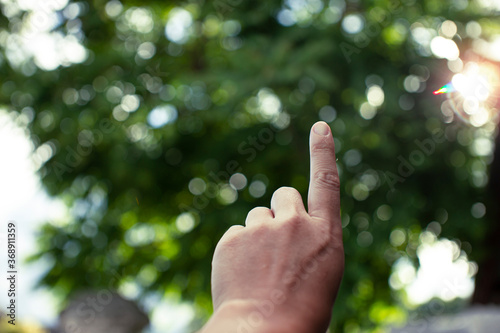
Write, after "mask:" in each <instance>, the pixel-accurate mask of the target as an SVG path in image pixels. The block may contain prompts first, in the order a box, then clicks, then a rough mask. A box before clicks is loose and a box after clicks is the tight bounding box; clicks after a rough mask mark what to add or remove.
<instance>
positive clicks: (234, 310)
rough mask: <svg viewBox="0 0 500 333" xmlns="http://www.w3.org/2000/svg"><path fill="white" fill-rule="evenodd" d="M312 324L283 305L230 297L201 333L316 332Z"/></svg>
mask: <svg viewBox="0 0 500 333" xmlns="http://www.w3.org/2000/svg"><path fill="white" fill-rule="evenodd" d="M314 326H315V325H314V323H311V322H308V321H307V320H304V319H303V318H302V316H301V315H297V314H296V313H293V311H289V310H287V309H286V308H285V307H283V306H280V307H279V309H278V308H275V307H274V305H272V304H266V303H263V302H259V301H257V300H232V301H230V302H226V303H223V304H221V306H219V307H218V308H217V310H216V311H215V312H214V314H213V315H212V317H211V318H210V320H209V321H208V322H207V324H206V325H205V326H204V328H203V329H202V330H201V332H200V333H212V332H217V333H226V332H227V333H235V332H236V333H240V332H241V333H285V332H286V333H288V332H294V333H310V332H316V330H314V328H313V327H314ZM321 332H323V331H321Z"/></svg>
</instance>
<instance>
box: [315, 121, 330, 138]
mask: <svg viewBox="0 0 500 333" xmlns="http://www.w3.org/2000/svg"><path fill="white" fill-rule="evenodd" d="M313 131H314V133H316V134H319V135H323V136H327V135H328V134H329V133H330V126H328V125H327V124H326V123H324V122H317V123H316V124H314V127H313Z"/></svg>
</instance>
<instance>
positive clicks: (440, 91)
mask: <svg viewBox="0 0 500 333" xmlns="http://www.w3.org/2000/svg"><path fill="white" fill-rule="evenodd" d="M454 91H455V87H453V83H451V82H450V83H447V84H445V85H444V86H442V87H441V88H439V89H438V90H436V91H434V92H432V93H433V94H434V95H440V94H446V93H451V92H454Z"/></svg>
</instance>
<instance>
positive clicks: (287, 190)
mask: <svg viewBox="0 0 500 333" xmlns="http://www.w3.org/2000/svg"><path fill="white" fill-rule="evenodd" d="M274 194H275V195H286V196H291V195H297V194H299V191H297V190H296V189H295V188H293V187H289V186H282V187H280V188H279V189H277V190H276V191H274ZM299 195H300V194H299Z"/></svg>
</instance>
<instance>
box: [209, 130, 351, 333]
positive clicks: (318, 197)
mask: <svg viewBox="0 0 500 333" xmlns="http://www.w3.org/2000/svg"><path fill="white" fill-rule="evenodd" d="M310 153H311V177H310V184H309V195H308V208H309V209H308V210H309V212H307V211H306V210H305V208H304V204H303V202H302V198H301V195H300V194H299V192H298V191H297V190H295V189H294V188H291V187H282V188H280V189H278V190H277V191H276V192H274V194H273V196H272V199H271V209H269V208H266V207H256V208H254V209H252V210H251V211H250V212H249V213H248V215H247V218H246V221H245V226H241V225H237V226H233V227H231V228H230V229H229V230H228V231H227V232H226V233H225V234H224V235H223V236H222V238H221V240H220V241H219V243H218V244H217V247H216V249H215V253H214V257H213V262H212V297H213V304H214V315H213V316H212V318H211V320H210V321H209V322H208V323H207V325H206V326H205V330H204V331H203V332H242V333H243V332H245V333H246V332H248V333H249V332H259V333H260V332H273V333H277V332H294V333H300V332H309V333H310V332H325V331H326V330H327V327H328V324H329V321H330V315H331V310H332V307H333V303H334V301H335V297H336V294H337V291H338V288H339V285H340V281H341V279H342V274H343V271H344V251H343V245H342V227H341V222H340V197H339V188H340V184H339V177H338V172H337V166H336V162H335V161H336V159H335V151H334V143H333V137H332V133H331V131H330V128H329V126H328V125H327V124H326V123H324V122H318V123H316V124H315V125H314V126H313V128H312V130H311V134H310Z"/></svg>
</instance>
